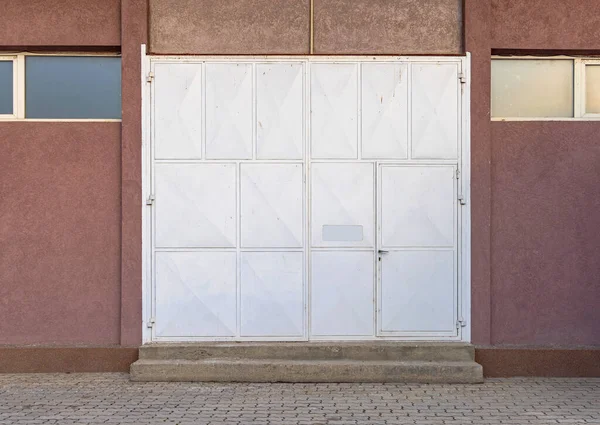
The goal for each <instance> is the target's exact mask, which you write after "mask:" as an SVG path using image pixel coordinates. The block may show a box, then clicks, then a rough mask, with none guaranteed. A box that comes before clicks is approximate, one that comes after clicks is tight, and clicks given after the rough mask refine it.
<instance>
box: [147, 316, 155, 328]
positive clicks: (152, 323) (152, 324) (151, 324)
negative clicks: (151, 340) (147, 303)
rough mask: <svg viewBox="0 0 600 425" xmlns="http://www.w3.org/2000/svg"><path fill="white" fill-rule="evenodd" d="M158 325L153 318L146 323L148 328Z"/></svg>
mask: <svg viewBox="0 0 600 425" xmlns="http://www.w3.org/2000/svg"><path fill="white" fill-rule="evenodd" d="M155 323H156V319H155V318H154V317H151V318H150V319H148V322H147V323H146V326H147V327H149V328H152V327H154V324H155Z"/></svg>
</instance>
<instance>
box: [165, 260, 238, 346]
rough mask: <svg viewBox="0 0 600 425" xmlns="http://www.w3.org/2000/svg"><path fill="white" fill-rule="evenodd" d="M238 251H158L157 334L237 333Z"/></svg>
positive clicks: (229, 334) (230, 334) (218, 334)
mask: <svg viewBox="0 0 600 425" xmlns="http://www.w3.org/2000/svg"><path fill="white" fill-rule="evenodd" d="M235 257H236V256H235V252H157V253H156V318H157V319H156V336H158V337H171V338H174V337H195V336H198V335H204V336H214V337H225V336H233V335H235V334H236V308H235V306H236V276H235V263H236V259H235Z"/></svg>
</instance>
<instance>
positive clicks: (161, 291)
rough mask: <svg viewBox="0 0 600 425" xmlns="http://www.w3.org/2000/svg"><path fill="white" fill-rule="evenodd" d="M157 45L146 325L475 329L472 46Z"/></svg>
mask: <svg viewBox="0 0 600 425" xmlns="http://www.w3.org/2000/svg"><path fill="white" fill-rule="evenodd" d="M145 58H146V59H147V61H146V62H145V69H144V71H143V73H144V75H143V77H144V84H145V87H146V90H145V98H146V102H147V105H148V108H147V110H148V114H147V115H146V117H145V119H146V122H147V127H146V128H147V129H148V131H147V133H146V136H145V140H146V143H144V146H145V147H146V149H145V162H144V173H145V176H146V179H147V180H146V184H145V186H144V195H145V199H146V201H147V202H146V204H147V206H146V207H145V209H144V223H145V228H146V229H147V230H146V232H147V233H146V234H145V239H144V252H145V253H146V256H145V276H146V278H145V280H146V284H145V286H144V290H145V294H146V295H147V297H145V300H146V301H145V304H144V314H145V322H146V323H147V326H146V327H145V330H146V332H145V340H146V341H151V340H158V341H179V340H307V339H330V340H333V339H375V338H380V339H386V338H389V339H409V340H410V339H448V340H451V339H468V333H466V332H464V331H463V330H461V329H459V328H457V326H456V324H457V323H462V322H461V320H462V319H463V318H464V317H465V314H466V313H467V312H468V311H467V310H466V308H467V306H468V303H467V302H465V298H464V297H465V288H468V275H467V274H466V273H464V268H465V267H464V255H465V253H467V252H468V242H467V241H468V234H465V232H464V231H463V226H464V224H465V222H468V213H467V214H465V213H464V212H463V211H461V207H460V203H459V202H458V198H459V197H463V199H464V198H465V197H466V196H467V195H468V190H467V189H468V159H465V158H468V155H466V152H467V148H468V135H467V133H465V129H466V128H467V127H466V123H467V117H468V110H467V106H468V103H467V101H468V98H467V97H466V96H463V95H462V94H464V93H465V87H464V84H463V83H464V82H465V81H466V72H467V69H468V68H467V66H466V65H467V63H468V61H467V59H466V58H458V57H457V58H408V57H381V58H366V57H347V58H319V57H310V58H301V57H285V58H284V57H260V58H251V57H235V58H225V57H214V58H213V57H186V58H179V57H146V56H145ZM147 81H148V82H147ZM467 93H468V91H467ZM145 105H146V104H145ZM465 114H467V115H465ZM465 155H466V156H465ZM461 173H462V174H461ZM382 251H388V252H387V253H382ZM380 258H381V260H380Z"/></svg>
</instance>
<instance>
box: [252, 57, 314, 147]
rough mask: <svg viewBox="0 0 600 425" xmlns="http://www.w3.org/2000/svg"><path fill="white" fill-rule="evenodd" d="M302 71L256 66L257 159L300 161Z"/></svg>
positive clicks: (285, 66)
mask: <svg viewBox="0 0 600 425" xmlns="http://www.w3.org/2000/svg"><path fill="white" fill-rule="evenodd" d="M303 71H304V67H303V65H302V64H300V63H278V64H277V63H270V64H258V65H256V138H257V139H256V150H257V158H258V159H302V157H303V149H304V143H303V136H304V134H303V126H304V115H303V113H304V111H303V109H304V86H303Z"/></svg>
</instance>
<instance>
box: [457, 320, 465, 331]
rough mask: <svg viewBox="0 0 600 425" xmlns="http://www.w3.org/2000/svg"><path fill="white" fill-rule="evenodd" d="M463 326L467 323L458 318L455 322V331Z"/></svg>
mask: <svg viewBox="0 0 600 425" xmlns="http://www.w3.org/2000/svg"><path fill="white" fill-rule="evenodd" d="M465 326H467V321H466V320H465V319H462V318H460V319H458V320H457V321H456V329H460V328H464V327H465Z"/></svg>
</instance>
